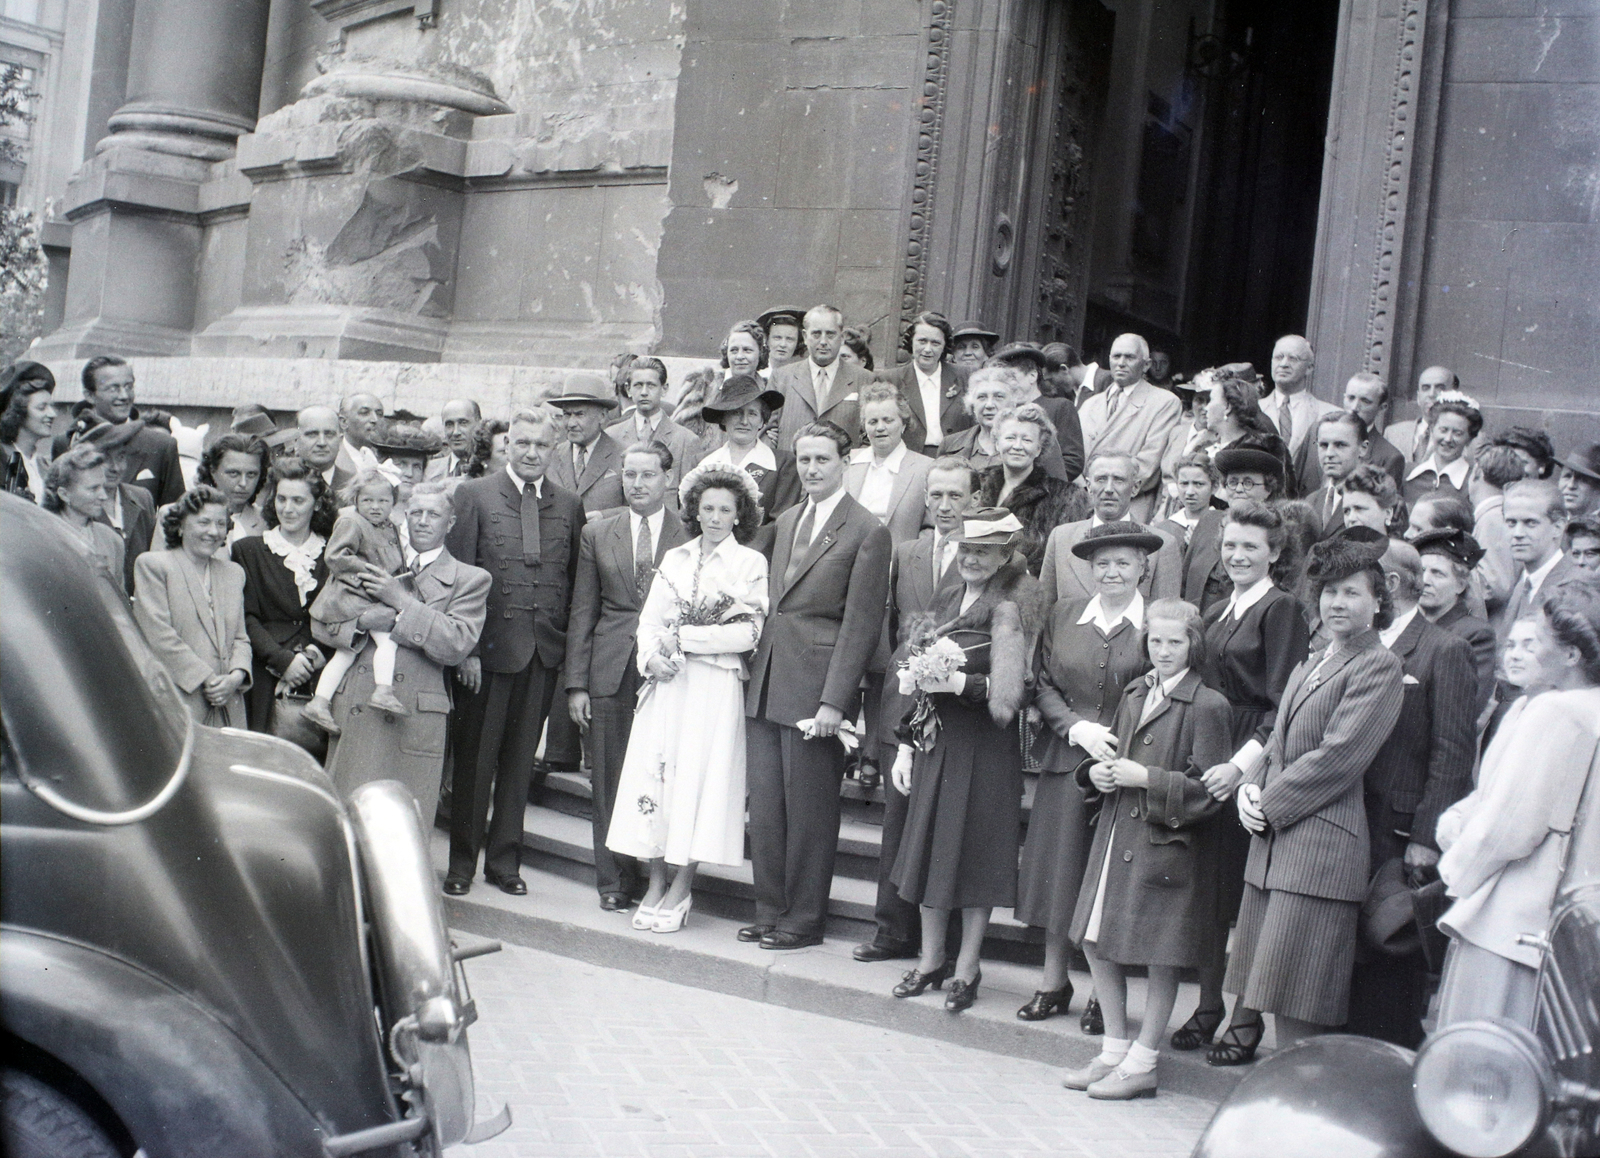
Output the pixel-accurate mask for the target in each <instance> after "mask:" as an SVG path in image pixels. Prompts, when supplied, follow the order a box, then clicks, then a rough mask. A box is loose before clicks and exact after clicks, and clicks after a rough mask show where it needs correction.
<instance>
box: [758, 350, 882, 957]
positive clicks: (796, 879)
mask: <svg viewBox="0 0 1600 1158" xmlns="http://www.w3.org/2000/svg"><path fill="white" fill-rule="evenodd" d="M808 341H809V336H808ZM850 444H851V437H850V435H849V434H848V433H846V432H845V431H844V430H842V429H841V428H839V427H838V426H836V425H834V424H833V423H831V422H815V423H810V424H808V425H806V426H803V427H801V428H800V431H799V434H798V436H797V437H796V439H795V441H794V454H795V461H796V465H797V468H798V471H799V474H800V485H801V487H802V488H803V489H804V490H805V493H806V501H805V502H803V503H801V504H799V505H798V506H794V507H790V508H789V509H788V510H787V511H785V512H784V513H783V514H781V515H779V516H778V521H777V525H776V531H775V534H774V543H773V552H772V569H771V572H770V583H771V599H770V610H769V612H768V616H767V622H766V625H765V627H764V628H763V629H762V632H761V643H760V645H759V646H758V647H757V648H756V655H755V659H754V661H753V662H752V663H751V665H750V686H749V689H748V691H747V694H746V700H745V715H746V716H748V717H749V731H748V741H747V742H748V746H749V762H748V763H749V771H748V777H749V788H750V865H751V869H752V871H753V875H754V878H755V893H756V919H755V923H754V924H752V925H748V926H746V927H745V928H743V929H741V930H739V939H740V940H742V941H759V942H760V943H761V947H762V948H763V949H800V948H803V947H805V946H807V945H820V944H821V943H822V934H823V926H824V924H825V922H826V920H827V916H828V891H829V887H830V886H831V884H832V881H833V859H834V854H835V852H837V850H838V844H839V782H840V780H841V779H842V778H843V776H844V760H845V751H844V747H843V745H842V744H841V743H840V741H839V739H838V734H839V725H840V723H841V722H842V721H843V720H844V719H845V717H846V716H848V715H851V714H853V713H854V712H855V708H856V701H857V697H858V696H859V694H860V688H861V677H862V676H863V675H865V674H866V670H867V664H868V662H869V661H870V660H871V659H872V653H873V650H874V649H875V648H876V647H877V645H878V636H879V632H880V631H881V630H882V627H883V614H884V607H885V605H886V603H887V600H888V595H889V559H890V538H889V529H888V528H887V527H885V526H884V525H883V524H882V523H880V522H878V520H877V518H876V517H875V516H873V515H872V514H871V512H869V511H868V510H867V509H866V508H865V507H863V506H862V505H861V504H860V503H858V502H856V501H855V500H854V499H853V498H851V497H850V496H849V494H848V493H846V492H845V489H844V467H845V455H846V453H847V452H848V451H849V449H850Z"/></svg>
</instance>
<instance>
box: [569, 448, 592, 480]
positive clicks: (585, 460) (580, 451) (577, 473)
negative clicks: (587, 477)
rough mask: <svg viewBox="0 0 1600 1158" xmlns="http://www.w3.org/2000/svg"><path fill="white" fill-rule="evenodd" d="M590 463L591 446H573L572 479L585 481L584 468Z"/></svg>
mask: <svg viewBox="0 0 1600 1158" xmlns="http://www.w3.org/2000/svg"><path fill="white" fill-rule="evenodd" d="M588 464H589V448H588V447H587V446H576V445H575V446H573V448H572V480H573V481H574V482H582V481H583V468H584V467H585V466H587V465H588Z"/></svg>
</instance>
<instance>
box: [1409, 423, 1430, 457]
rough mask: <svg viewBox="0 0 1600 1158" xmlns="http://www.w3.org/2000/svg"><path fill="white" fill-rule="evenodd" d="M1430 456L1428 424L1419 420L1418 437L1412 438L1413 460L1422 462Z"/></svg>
mask: <svg viewBox="0 0 1600 1158" xmlns="http://www.w3.org/2000/svg"><path fill="white" fill-rule="evenodd" d="M1427 456H1428V424H1427V423H1426V422H1422V421H1418V423H1417V433H1416V437H1415V438H1413V439H1412V440H1411V461H1412V462H1421V461H1422V460H1423V459H1424V458H1426V457H1427Z"/></svg>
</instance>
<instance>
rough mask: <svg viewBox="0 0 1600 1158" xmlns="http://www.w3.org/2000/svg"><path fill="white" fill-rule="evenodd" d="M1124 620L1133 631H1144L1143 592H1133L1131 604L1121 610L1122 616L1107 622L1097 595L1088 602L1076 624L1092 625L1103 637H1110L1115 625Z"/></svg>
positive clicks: (1115, 627)
mask: <svg viewBox="0 0 1600 1158" xmlns="http://www.w3.org/2000/svg"><path fill="white" fill-rule="evenodd" d="M1124 619H1126V620H1127V621H1128V622H1129V623H1131V624H1133V628H1134V630H1135V631H1142V630H1143V629H1144V593H1143V592H1141V591H1135V592H1134V593H1133V602H1132V603H1129V604H1128V606H1127V607H1125V608H1123V609H1122V614H1120V615H1118V616H1117V617H1116V618H1115V619H1113V620H1111V621H1109V622H1107V620H1106V613H1105V609H1104V608H1103V607H1101V606H1100V596H1098V595H1096V596H1095V597H1094V598H1092V599H1090V600H1089V603H1088V605H1087V606H1085V607H1084V609H1083V614H1082V615H1080V616H1078V622H1079V623H1080V624H1083V623H1093V624H1094V625H1095V626H1096V627H1098V628H1099V629H1100V631H1101V633H1102V634H1104V635H1110V634H1111V633H1112V632H1113V631H1115V630H1116V629H1117V624H1119V623H1121V622H1122V621H1123V620H1124Z"/></svg>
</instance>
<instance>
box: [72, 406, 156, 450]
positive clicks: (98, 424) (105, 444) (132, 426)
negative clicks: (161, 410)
mask: <svg viewBox="0 0 1600 1158" xmlns="http://www.w3.org/2000/svg"><path fill="white" fill-rule="evenodd" d="M143 429H144V420H143V419H139V418H130V419H128V421H126V422H107V421H106V420H105V419H104V418H101V417H100V416H99V415H98V414H96V413H95V412H94V411H93V410H85V411H83V412H82V413H81V414H79V415H78V417H77V418H75V419H73V422H72V430H71V432H70V434H69V435H68V438H69V439H70V445H72V446H84V445H88V446H92V447H94V448H95V449H96V450H102V451H104V450H115V449H116V448H117V447H119V446H127V445H128V443H130V442H132V441H133V439H134V436H135V435H137V434H138V433H139V432H140V431H141V430H143Z"/></svg>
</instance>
